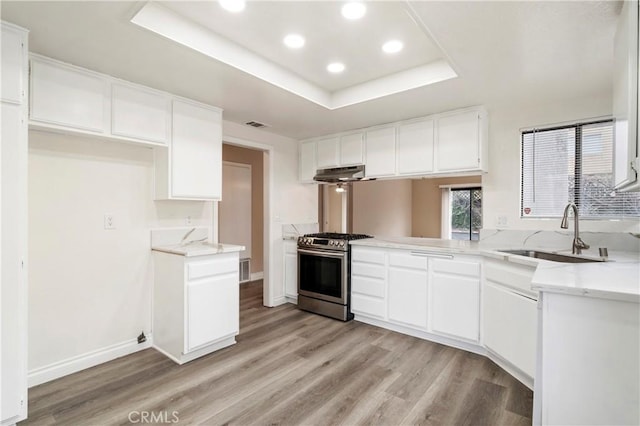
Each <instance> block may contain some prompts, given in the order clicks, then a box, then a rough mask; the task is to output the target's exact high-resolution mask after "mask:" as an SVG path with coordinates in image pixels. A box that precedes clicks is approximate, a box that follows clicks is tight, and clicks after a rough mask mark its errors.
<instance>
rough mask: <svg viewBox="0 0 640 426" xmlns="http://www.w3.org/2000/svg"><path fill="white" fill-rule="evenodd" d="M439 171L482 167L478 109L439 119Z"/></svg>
mask: <svg viewBox="0 0 640 426" xmlns="http://www.w3.org/2000/svg"><path fill="white" fill-rule="evenodd" d="M437 123H438V124H437V126H438V131H437V149H436V152H437V157H436V168H437V170H438V171H456V170H474V169H478V168H479V167H480V119H479V115H478V112H477V111H471V112H466V113H462V114H455V115H449V116H444V117H441V118H439V119H438V120H437Z"/></svg>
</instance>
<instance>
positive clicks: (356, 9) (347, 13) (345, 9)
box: [342, 1, 367, 20]
mask: <svg viewBox="0 0 640 426" xmlns="http://www.w3.org/2000/svg"><path fill="white" fill-rule="evenodd" d="M366 12H367V7H366V6H365V5H364V3H360V2H357V1H352V2H349V3H347V4H345V5H344V6H342V16H344V17H345V18H347V19H351V20H354V19H360V18H362V17H363V16H364V14H365V13H366Z"/></svg>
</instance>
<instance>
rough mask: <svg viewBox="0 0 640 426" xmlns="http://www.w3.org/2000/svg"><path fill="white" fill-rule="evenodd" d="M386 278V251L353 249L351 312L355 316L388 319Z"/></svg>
mask: <svg viewBox="0 0 640 426" xmlns="http://www.w3.org/2000/svg"><path fill="white" fill-rule="evenodd" d="M386 277H387V267H386V252H385V250H383V249H372V248H365V247H352V250H351V311H352V312H353V313H354V314H356V315H365V316H369V317H372V318H376V319H386V317H387V298H386V289H387V279H386Z"/></svg>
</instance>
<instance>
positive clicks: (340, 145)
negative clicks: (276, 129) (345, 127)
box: [298, 132, 364, 182]
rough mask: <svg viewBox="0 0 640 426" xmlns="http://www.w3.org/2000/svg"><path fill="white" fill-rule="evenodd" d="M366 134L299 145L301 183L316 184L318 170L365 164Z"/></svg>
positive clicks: (345, 135)
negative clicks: (314, 178) (315, 178)
mask: <svg viewBox="0 0 640 426" xmlns="http://www.w3.org/2000/svg"><path fill="white" fill-rule="evenodd" d="M363 148H364V133H363V132H358V133H349V134H344V135H339V136H332V137H327V138H321V139H313V140H306V141H301V142H300V143H299V144H298V167H299V174H298V176H299V179H300V182H314V180H313V177H314V176H315V175H316V171H317V170H318V169H327V168H331V167H342V166H353V165H359V164H362V163H363Z"/></svg>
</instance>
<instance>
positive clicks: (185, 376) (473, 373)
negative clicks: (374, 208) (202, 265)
mask: <svg viewBox="0 0 640 426" xmlns="http://www.w3.org/2000/svg"><path fill="white" fill-rule="evenodd" d="M237 340H238V343H237V344H236V345H234V346H232V347H229V348H226V349H223V350H221V351H218V352H216V353H213V354H210V355H208V356H205V357H203V358H199V359H197V360H195V361H192V362H190V363H188V364H185V365H182V366H178V365H176V364H174V363H173V362H172V361H171V360H169V359H168V358H166V357H164V356H163V355H161V354H160V353H158V352H156V351H155V350H153V349H147V350H144V351H141V352H138V353H135V354H132V355H129V356H126V357H123V358H119V359H116V360H114V361H111V362H108V363H105V364H102V365H99V366H96V367H94V368H90V369H88V370H85V371H82V372H79V373H76V374H73V375H70V376H67V377H63V378H61V379H58V380H55V381H52V382H49V383H45V384H43V385H40V386H37V387H34V388H31V389H30V390H29V418H28V419H27V420H26V421H24V422H22V423H21V425H29V424H64V425H103V424H105V425H106V424H131V423H132V422H133V423H136V424H143V422H142V419H143V417H142V416H145V415H146V416H147V417H146V419H147V420H156V423H163V422H164V423H171V422H174V423H175V421H176V420H177V421H178V422H177V424H179V425H182V424H207V425H222V424H237V425H276V424H282V425H337V424H345V425H352V424H353V425H355V424H363V425H400V424H424V425H530V424H531V414H532V399H533V396H532V392H531V391H530V390H529V389H527V388H526V387H525V386H524V385H522V384H520V383H519V382H518V381H517V380H515V379H514V378H512V377H511V376H510V375H508V374H507V373H505V372H504V371H502V370H501V369H500V368H499V367H497V366H496V365H495V364H494V363H493V362H491V361H489V360H488V359H486V358H484V357H482V356H479V355H475V354H471V353H468V352H464V351H461V350H458V349H453V348H450V347H447V346H443V345H439V344H436V343H431V342H428V341H424V340H421V339H417V338H414V337H410V336H405V335H402V334H398V333H395V332H392V331H388V330H384V329H380V328H377V327H373V326H370V325H367V324H362V323H359V322H356V321H351V322H348V323H342V322H339V321H336V320H332V319H328V318H324V317H322V316H319V315H314V314H310V313H306V312H302V311H299V310H298V309H297V308H296V307H295V306H294V305H289V304H287V305H284V306H280V307H277V308H265V307H263V306H262V281H258V282H255V283H250V284H244V285H242V286H241V308H240V335H239V336H238V339H237ZM145 413H147V414H145Z"/></svg>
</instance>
